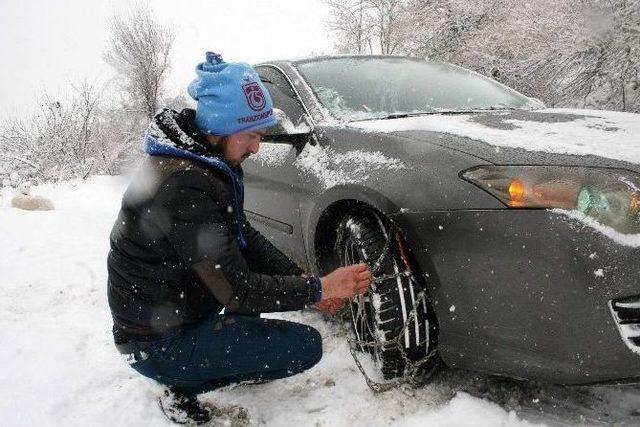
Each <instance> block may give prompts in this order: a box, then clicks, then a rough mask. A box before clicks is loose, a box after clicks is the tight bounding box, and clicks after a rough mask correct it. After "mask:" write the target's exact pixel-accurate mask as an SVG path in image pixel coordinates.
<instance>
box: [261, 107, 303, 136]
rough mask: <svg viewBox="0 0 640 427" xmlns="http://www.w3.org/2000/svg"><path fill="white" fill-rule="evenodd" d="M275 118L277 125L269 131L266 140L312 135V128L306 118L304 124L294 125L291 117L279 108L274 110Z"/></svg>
mask: <svg viewBox="0 0 640 427" xmlns="http://www.w3.org/2000/svg"><path fill="white" fill-rule="evenodd" d="M273 116H274V117H275V119H276V122H277V123H276V124H275V125H273V126H271V127H270V128H268V129H267V133H266V135H265V138H266V139H269V138H273V137H275V136H289V137H293V136H296V135H299V136H303V135H309V134H310V133H311V130H312V129H311V126H309V124H308V123H307V121H306V118H304V117H303V121H302V122H300V123H298V124H297V125H294V124H293V121H291V119H290V118H289V116H287V114H286V113H285V112H284V111H282V110H280V109H279V108H274V109H273Z"/></svg>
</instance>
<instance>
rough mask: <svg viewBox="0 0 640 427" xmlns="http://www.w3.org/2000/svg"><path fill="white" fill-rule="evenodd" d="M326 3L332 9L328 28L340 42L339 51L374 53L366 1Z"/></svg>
mask: <svg viewBox="0 0 640 427" xmlns="http://www.w3.org/2000/svg"><path fill="white" fill-rule="evenodd" d="M326 3H327V5H328V6H329V7H331V19H330V20H329V21H328V27H329V30H330V31H332V32H333V33H334V34H335V35H336V38H337V40H338V41H339V42H338V43H337V44H336V48H337V49H338V51H339V52H341V53H357V54H362V53H367V52H368V53H373V50H372V46H371V27H372V25H371V23H370V19H369V16H368V14H369V10H368V4H367V3H366V2H365V1H364V0H346V1H338V0H327V1H326Z"/></svg>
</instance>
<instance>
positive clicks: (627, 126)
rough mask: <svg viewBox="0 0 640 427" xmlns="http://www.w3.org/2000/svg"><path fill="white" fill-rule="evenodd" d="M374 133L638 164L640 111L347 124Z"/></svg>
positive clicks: (553, 112)
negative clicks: (429, 135)
mask: <svg viewBox="0 0 640 427" xmlns="http://www.w3.org/2000/svg"><path fill="white" fill-rule="evenodd" d="M348 126H350V127H354V128H359V129H362V130H365V131H371V132H403V131H416V130H421V131H430V132H440V133H445V134H451V135H456V136H461V137H466V138H470V139H473V140H478V141H482V142H485V143H487V144H490V145H492V146H495V147H496V150H499V147H510V148H521V149H525V150H529V151H539V152H546V153H556V154H573V155H595V156H601V157H604V158H609V159H614V160H621V161H626V162H630V163H635V164H640V114H633V113H621V112H613V111H601V110H575V109H544V110H535V111H524V110H514V111H508V112H504V111H501V112H498V111H483V112H472V113H469V114H434V115H425V116H417V117H406V118H398V119H388V120H371V121H360V122H352V123H349V125H348Z"/></svg>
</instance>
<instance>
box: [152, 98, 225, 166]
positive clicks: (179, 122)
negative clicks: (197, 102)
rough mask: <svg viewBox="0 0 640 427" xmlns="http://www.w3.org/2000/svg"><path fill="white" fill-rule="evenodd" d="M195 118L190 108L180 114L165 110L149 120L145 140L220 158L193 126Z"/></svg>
mask: <svg viewBox="0 0 640 427" xmlns="http://www.w3.org/2000/svg"><path fill="white" fill-rule="evenodd" d="M195 117H196V112H195V110H192V109H190V108H185V109H184V110H182V111H180V112H177V111H174V110H171V109H168V108H165V109H163V110H161V111H160V112H159V113H158V114H156V116H155V117H154V118H153V120H151V123H150V124H149V127H148V128H147V132H146V134H145V139H146V137H152V138H153V139H155V140H156V141H157V142H158V143H161V144H167V145H172V146H175V147H177V148H180V149H182V150H186V151H189V152H191V153H194V154H197V155H200V156H207V157H220V151H219V150H217V149H215V148H214V147H213V146H212V145H211V143H209V141H207V139H206V138H207V137H206V135H205V134H203V133H202V132H200V130H198V128H197V127H196V126H195V122H194V121H195Z"/></svg>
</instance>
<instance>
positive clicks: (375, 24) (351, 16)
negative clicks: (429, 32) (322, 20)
mask: <svg viewBox="0 0 640 427" xmlns="http://www.w3.org/2000/svg"><path fill="white" fill-rule="evenodd" d="M326 2H327V4H328V5H329V6H330V7H331V12H332V15H331V19H330V21H329V23H328V24H329V29H330V30H331V31H332V32H333V33H334V34H335V35H336V37H337V39H338V43H337V44H336V47H337V48H338V50H339V51H341V52H343V53H381V54H383V55H391V54H393V53H396V52H399V51H402V50H403V46H404V45H405V44H406V42H407V41H408V40H409V39H410V38H411V37H412V34H413V31H414V26H415V15H414V14H413V13H412V11H411V8H410V7H409V6H410V2H409V1H408V0H347V1H336V0H327V1H326Z"/></svg>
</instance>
